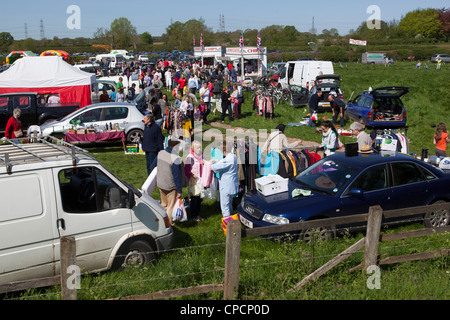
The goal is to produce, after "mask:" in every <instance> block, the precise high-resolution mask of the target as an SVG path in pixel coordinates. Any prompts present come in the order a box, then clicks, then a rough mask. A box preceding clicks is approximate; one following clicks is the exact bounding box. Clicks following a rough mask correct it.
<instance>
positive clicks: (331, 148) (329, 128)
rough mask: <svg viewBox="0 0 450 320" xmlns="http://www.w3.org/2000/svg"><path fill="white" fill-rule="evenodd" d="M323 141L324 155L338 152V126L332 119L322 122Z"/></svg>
mask: <svg viewBox="0 0 450 320" xmlns="http://www.w3.org/2000/svg"><path fill="white" fill-rule="evenodd" d="M321 127H322V135H323V136H322V143H321V145H320V147H322V148H324V152H323V153H324V155H325V156H329V155H331V154H334V153H336V146H337V141H338V140H337V139H338V136H337V131H336V128H335V127H334V126H333V124H332V123H331V121H328V120H327V121H324V122H322V126H321Z"/></svg>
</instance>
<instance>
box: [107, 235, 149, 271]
mask: <svg viewBox="0 0 450 320" xmlns="http://www.w3.org/2000/svg"><path fill="white" fill-rule="evenodd" d="M155 258H156V256H155V251H154V249H153V248H152V246H151V245H150V244H149V243H148V242H146V241H143V240H137V241H134V242H132V243H131V244H130V245H129V246H128V247H127V248H125V250H123V251H121V252H119V254H118V257H116V261H115V263H114V267H115V268H120V267H127V266H134V265H138V266H141V265H144V264H147V263H150V262H152V261H153V260H154V259H155Z"/></svg>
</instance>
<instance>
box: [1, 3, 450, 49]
mask: <svg viewBox="0 0 450 320" xmlns="http://www.w3.org/2000/svg"><path fill="white" fill-rule="evenodd" d="M258 31H259V33H260V36H261V38H262V42H263V46H265V47H267V48H268V49H269V50H279V51H308V50H312V51H314V50H316V51H317V50H320V47H321V46H322V47H327V46H343V45H348V39H349V38H355V39H363V40H367V41H368V42H369V43H371V44H373V45H392V44H416V43H435V42H439V41H448V39H449V35H450V8H442V9H431V8H430V9H417V10H414V11H411V12H409V13H407V14H406V15H405V16H404V17H402V18H401V19H400V20H399V21H396V20H394V21H390V22H385V21H380V28H378V29H370V28H368V27H367V24H366V22H363V23H361V25H360V26H359V27H358V28H357V29H356V30H351V31H350V33H349V34H348V35H345V36H342V35H339V33H338V30H337V29H335V28H333V29H330V30H328V29H324V30H322V32H321V33H320V34H315V33H313V32H300V31H298V30H297V29H296V28H295V27H294V26H280V25H271V26H267V27H265V28H263V29H261V30H256V29H247V30H236V31H233V32H214V31H213V30H212V29H211V28H209V27H208V26H206V25H205V21H204V20H203V19H202V18H200V19H198V20H196V19H191V20H188V21H186V22H184V23H183V22H179V21H176V22H174V23H172V24H171V25H169V26H168V27H167V29H166V32H165V33H164V34H163V35H162V36H161V37H158V38H157V39H155V38H154V37H152V35H151V34H150V33H149V32H144V33H142V34H138V33H137V31H136V28H135V27H134V26H133V25H132V23H131V22H130V20H128V19H127V18H124V17H121V18H117V19H115V20H114V21H113V22H112V23H111V25H110V28H109V29H104V28H99V29H97V31H96V32H95V33H94V35H93V38H91V39H86V38H77V39H58V38H54V39H53V40H47V39H44V40H41V41H38V40H33V39H25V40H21V41H15V40H14V39H13V38H12V36H11V35H10V34H9V33H7V32H3V33H0V50H1V51H2V52H7V51H9V50H31V51H39V49H40V47H41V46H47V48H46V49H49V47H54V48H55V49H62V50H64V49H65V50H66V51H68V52H76V51H91V52H92V51H101V50H103V49H101V48H97V49H95V50H93V48H92V45H95V44H97V45H109V46H110V47H111V48H123V49H129V50H135V51H152V50H153V49H155V46H156V45H158V48H159V50H181V51H191V50H192V45H193V38H197V39H196V40H197V45H198V43H199V40H200V39H199V38H200V34H203V40H204V44H205V46H208V45H222V46H237V45H238V41H239V37H240V35H241V33H244V41H245V45H248V46H255V45H256V41H257V33H258Z"/></svg>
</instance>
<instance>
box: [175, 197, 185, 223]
mask: <svg viewBox="0 0 450 320" xmlns="http://www.w3.org/2000/svg"><path fill="white" fill-rule="evenodd" d="M172 221H179V222H184V221H187V213H186V208H185V207H184V200H182V199H178V200H177V202H176V203H175V206H174V207H173V211H172Z"/></svg>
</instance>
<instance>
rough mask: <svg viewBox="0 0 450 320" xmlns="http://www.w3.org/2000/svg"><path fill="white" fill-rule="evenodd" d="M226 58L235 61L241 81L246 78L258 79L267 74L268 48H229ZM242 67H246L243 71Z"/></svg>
mask: <svg viewBox="0 0 450 320" xmlns="http://www.w3.org/2000/svg"><path fill="white" fill-rule="evenodd" d="M225 57H226V58H229V59H230V60H231V61H233V64H234V67H235V69H236V71H237V76H238V79H239V80H240V81H244V80H245V79H246V78H258V77H263V76H265V75H266V74H267V48H266V47H260V50H259V51H258V48H257V47H243V48H242V49H241V48H240V47H235V48H227V49H226V52H225ZM242 65H243V66H244V67H243V69H241V67H242Z"/></svg>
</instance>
